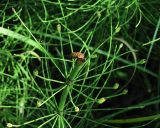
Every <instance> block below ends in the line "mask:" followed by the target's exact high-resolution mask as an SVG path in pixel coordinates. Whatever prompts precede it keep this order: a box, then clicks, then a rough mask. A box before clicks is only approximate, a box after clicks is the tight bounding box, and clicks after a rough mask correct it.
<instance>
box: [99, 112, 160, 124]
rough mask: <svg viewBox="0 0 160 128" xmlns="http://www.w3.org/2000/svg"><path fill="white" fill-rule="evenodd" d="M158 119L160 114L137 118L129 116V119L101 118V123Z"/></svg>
mask: <svg viewBox="0 0 160 128" xmlns="http://www.w3.org/2000/svg"><path fill="white" fill-rule="evenodd" d="M157 119H160V114H157V115H152V116H146V117H138V118H130V119H115V120H103V121H101V122H103V123H112V124H113V123H115V124H129V123H139V122H145V121H152V120H157Z"/></svg>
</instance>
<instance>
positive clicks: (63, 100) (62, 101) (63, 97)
mask: <svg viewBox="0 0 160 128" xmlns="http://www.w3.org/2000/svg"><path fill="white" fill-rule="evenodd" d="M82 67H83V64H78V63H76V65H75V68H74V69H73V70H72V72H71V74H70V77H69V84H68V85H67V87H66V88H65V89H64V90H63V92H62V95H61V98H60V102H59V107H58V108H59V114H60V115H61V116H63V110H64V107H65V103H66V100H67V96H68V93H69V90H70V89H71V88H72V85H73V84H74V82H73V80H74V79H75V77H76V76H77V74H78V73H79V71H80V70H81V68H82Z"/></svg>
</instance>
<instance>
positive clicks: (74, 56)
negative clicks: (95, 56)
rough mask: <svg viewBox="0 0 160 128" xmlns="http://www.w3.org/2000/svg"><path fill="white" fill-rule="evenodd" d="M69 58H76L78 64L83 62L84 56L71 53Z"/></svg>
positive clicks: (79, 53) (78, 53)
mask: <svg viewBox="0 0 160 128" xmlns="http://www.w3.org/2000/svg"><path fill="white" fill-rule="evenodd" d="M71 56H72V57H73V58H77V59H78V61H79V62H84V61H85V55H84V53H81V52H72V54H71Z"/></svg>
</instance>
